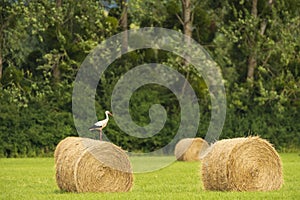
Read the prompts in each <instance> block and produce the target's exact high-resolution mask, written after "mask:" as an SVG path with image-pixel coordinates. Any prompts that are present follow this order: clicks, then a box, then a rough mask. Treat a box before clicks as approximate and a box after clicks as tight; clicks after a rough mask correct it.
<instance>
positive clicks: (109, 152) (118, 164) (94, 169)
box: [54, 137, 133, 192]
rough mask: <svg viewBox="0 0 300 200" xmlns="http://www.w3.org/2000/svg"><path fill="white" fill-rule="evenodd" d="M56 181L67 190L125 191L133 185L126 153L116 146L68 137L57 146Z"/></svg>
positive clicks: (61, 187) (55, 156)
mask: <svg viewBox="0 0 300 200" xmlns="http://www.w3.org/2000/svg"><path fill="white" fill-rule="evenodd" d="M54 158H55V168H56V182H57V185H58V187H59V188H60V189H61V190H64V191H68V192H126V191H129V190H130V189H131V187H132V184H133V175H132V168H131V164H130V162H129V159H128V156H127V155H126V153H125V152H124V151H123V150H122V149H121V148H119V147H117V146H116V145H114V144H112V143H109V142H104V141H97V140H92V139H88V138H79V137H67V138H66V139H64V140H62V141H61V142H60V143H59V144H58V145H57V147H56V149H55V153H54Z"/></svg>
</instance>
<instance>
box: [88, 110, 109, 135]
mask: <svg viewBox="0 0 300 200" xmlns="http://www.w3.org/2000/svg"><path fill="white" fill-rule="evenodd" d="M105 115H106V118H105V119H104V120H101V121H98V122H96V123H95V124H94V125H93V126H92V127H90V128H89V130H90V131H93V130H97V131H99V132H100V135H99V136H100V140H102V129H103V128H104V127H105V126H106V125H107V123H108V120H109V118H108V115H111V116H113V115H112V114H111V113H110V112H109V111H105Z"/></svg>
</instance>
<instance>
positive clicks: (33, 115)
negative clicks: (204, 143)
mask: <svg viewBox="0 0 300 200" xmlns="http://www.w3.org/2000/svg"><path fill="white" fill-rule="evenodd" d="M113 2H114V1H96V0H86V1H71V0H56V1H51V0H39V1H37V0H31V1H11V0H0V102H1V104H0V113H1V114H0V157H18V156H40V155H48V154H51V153H52V152H53V150H54V148H55V145H56V144H57V143H58V142H59V141H60V140H61V139H62V138H64V137H66V136H69V135H77V132H76V129H75V126H74V122H73V116H72V89H73V82H74V79H75V77H76V73H77V71H78V69H79V67H80V64H81V62H82V61H83V60H84V58H85V57H86V56H87V55H88V53H89V52H91V50H92V49H93V48H95V47H96V46H97V44H99V43H100V42H101V41H103V40H105V38H108V37H110V36H112V35H114V34H116V33H119V32H121V31H122V30H124V29H134V28H138V27H149V26H158V27H165V28H169V29H173V30H178V31H181V32H184V33H187V31H186V29H185V28H186V27H185V26H184V22H183V19H184V17H183V13H185V12H184V9H186V7H184V6H183V5H186V4H184V2H187V1H186V0H182V1H179V0H169V1H166V0H163V1H161V0H160V1H158V0H154V1H142V0H136V1H129V3H128V4H127V1H124V0H122V1H117V3H116V4H113ZM189 2H190V4H191V7H190V9H191V10H190V11H191V21H190V24H191V25H192V29H191V36H192V37H193V39H194V40H196V41H197V42H199V43H200V44H201V45H202V46H203V47H204V48H205V49H206V50H207V51H208V52H210V54H211V56H212V58H213V59H214V60H215V61H216V62H217V63H218V64H219V66H220V67H221V69H222V73H223V77H224V80H225V86H226V95H227V118H226V122H225V125H224V129H223V133H222V135H221V137H222V138H230V137H237V136H247V135H260V136H262V137H263V138H266V139H269V140H270V141H271V142H272V143H273V144H274V145H275V147H276V148H278V149H279V150H290V149H299V147H300V123H299V119H300V112H299V111H300V46H299V44H300V29H299V27H300V17H299V16H300V13H299V6H300V5H299V1H298V0H252V1H243V0H225V1H223V0H222V1H221V0H215V1H209V0H205V1H196V0H190V1H189ZM200 2H201V3H200ZM107 5H108V6H107ZM124 13H126V15H125V14H124ZM124 18H126V20H124ZM151 62H152V63H153V62H156V63H164V64H166V65H169V66H172V67H173V68H174V69H176V70H178V71H179V72H181V73H182V74H183V75H185V76H186V78H187V79H188V80H189V82H190V84H191V85H192V87H193V88H194V90H195V91H196V93H197V96H198V98H199V105H200V108H201V123H200V124H201V125H200V127H199V131H198V136H201V137H204V136H205V134H206V131H207V127H208V123H209V120H210V97H209V95H208V92H207V87H206V85H205V82H204V81H203V79H202V78H201V76H199V75H198V74H197V73H194V71H193V69H192V68H190V67H187V66H185V65H186V63H185V62H183V61H182V60H180V59H179V58H177V57H176V56H175V55H172V54H171V53H168V52H164V51H161V50H151V49H145V50H140V51H135V52H131V53H129V54H126V55H124V56H123V57H122V58H120V59H119V60H116V61H115V62H114V63H112V64H111V65H110V66H109V68H108V69H107V70H106V71H105V74H103V75H102V77H101V79H100V82H99V85H98V88H97V96H96V102H97V103H96V105H95V107H96V109H97V111H98V112H99V113H98V114H99V115H98V117H99V119H101V118H103V117H104V116H103V115H104V111H105V110H107V109H109V108H110V103H111V102H110V100H111V99H110V95H111V93H112V90H113V88H114V85H115V84H116V82H117V81H118V80H119V79H120V77H121V76H122V74H125V73H126V72H127V71H128V70H130V69H132V68H133V67H135V66H137V65H140V64H143V63H151ZM132 102H134V103H133V104H131V105H130V108H131V114H132V118H133V120H134V121H135V122H136V123H137V124H139V125H146V124H147V123H149V117H148V112H149V108H150V107H151V105H153V104H158V103H159V104H161V105H163V106H164V107H165V109H166V111H167V114H168V120H167V121H166V124H165V127H164V128H163V129H162V130H161V132H160V133H159V134H157V135H156V136H155V137H153V138H146V139H139V138H135V137H130V136H128V135H126V134H124V133H123V132H122V131H121V130H120V129H119V128H118V126H117V125H116V124H115V122H114V121H113V120H111V122H110V124H109V126H108V127H107V128H106V129H105V133H106V134H107V136H108V137H109V138H110V140H112V141H113V142H115V143H116V144H118V145H120V146H122V147H123V148H125V149H127V150H131V151H133V150H134V151H143V152H147V151H152V150H155V149H157V148H159V147H162V146H164V145H166V144H167V143H168V142H169V141H170V140H171V139H172V137H173V136H174V134H175V133H176V131H177V129H178V122H179V120H180V107H179V105H178V102H177V100H176V97H175V96H174V95H173V94H172V93H171V92H170V91H169V90H168V89H166V88H164V87H160V86H157V85H147V86H144V87H142V88H140V89H139V90H138V91H136V92H135V93H134V95H133V96H132ZM136 102H139V103H136ZM95 135H97V134H95ZM95 137H96V136H95Z"/></svg>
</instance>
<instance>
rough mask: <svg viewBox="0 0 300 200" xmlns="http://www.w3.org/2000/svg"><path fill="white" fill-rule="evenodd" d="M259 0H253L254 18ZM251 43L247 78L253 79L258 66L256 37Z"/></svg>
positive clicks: (252, 13) (252, 10)
mask: <svg viewBox="0 0 300 200" xmlns="http://www.w3.org/2000/svg"><path fill="white" fill-rule="evenodd" d="M257 1H258V0H252V9H251V15H252V17H253V18H257ZM251 40H252V41H251V44H250V46H249V48H250V49H253V51H252V52H251V54H250V56H249V59H248V73H247V80H248V81H253V79H254V71H255V68H256V66H257V56H256V50H255V38H251Z"/></svg>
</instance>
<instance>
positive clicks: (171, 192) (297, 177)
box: [0, 153, 300, 200]
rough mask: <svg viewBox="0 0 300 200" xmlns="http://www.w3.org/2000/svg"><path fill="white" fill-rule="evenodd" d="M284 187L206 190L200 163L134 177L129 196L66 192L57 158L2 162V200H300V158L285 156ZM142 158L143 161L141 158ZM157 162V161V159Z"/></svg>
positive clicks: (0, 176)
mask: <svg viewBox="0 0 300 200" xmlns="http://www.w3.org/2000/svg"><path fill="white" fill-rule="evenodd" d="M281 158H282V161H283V168H284V181H285V183H284V186H283V187H282V189H280V190H279V191H273V192H209V191H204V190H203V186H202V182H201V177H200V164H199V163H197V162H190V163H186V162H174V163H172V164H171V165H169V166H167V167H165V168H162V169H160V170H157V171H154V172H149V173H138V174H135V175H134V186H133V188H132V190H131V191H130V192H127V193H104V194H103V193H82V194H78V193H64V192H61V191H60V190H59V189H58V187H57V185H56V182H55V169H54V161H53V158H23V159H0V191H1V192H0V198H1V199H28V200H29V199H30V200H31V199H72V200H75V199H143V200H144V199H300V156H299V155H298V154H295V153H293V154H292V153H289V154H281ZM138 159H141V158H138ZM156 161H157V160H156Z"/></svg>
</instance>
